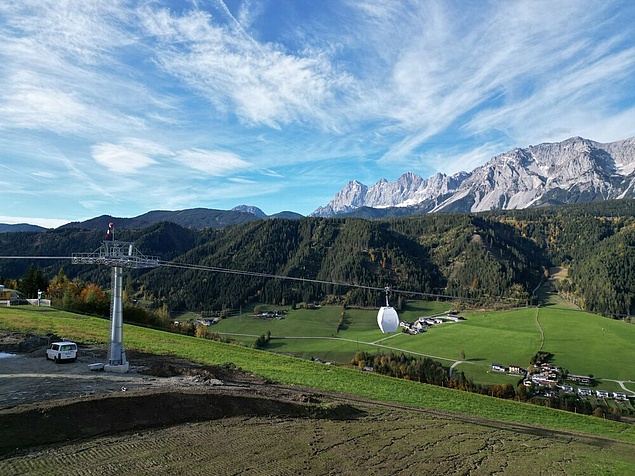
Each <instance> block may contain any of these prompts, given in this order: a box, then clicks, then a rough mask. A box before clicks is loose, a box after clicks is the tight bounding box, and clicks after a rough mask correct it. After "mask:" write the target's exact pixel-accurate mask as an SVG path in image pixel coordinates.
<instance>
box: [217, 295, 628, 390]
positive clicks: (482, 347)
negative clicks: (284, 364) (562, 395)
mask: <svg viewBox="0 0 635 476" xmlns="http://www.w3.org/2000/svg"><path fill="white" fill-rule="evenodd" d="M448 308H449V306H448V304H445V303H436V302H432V303H428V302H416V303H408V308H407V310H406V311H405V312H402V313H401V314H400V318H401V320H405V321H414V320H415V319H416V318H417V317H419V316H428V315H434V314H439V313H442V312H444V311H445V310H447V309H448ZM341 312H342V310H341V308H339V307H322V308H319V309H315V310H296V311H290V312H289V314H288V316H287V318H286V319H282V320H279V321H278V320H272V319H268V320H267V319H255V318H253V317H249V316H248V315H246V314H244V315H243V316H241V317H232V318H229V319H224V320H222V321H221V322H220V323H218V324H217V325H215V326H213V327H210V330H213V331H216V332H219V333H221V334H224V335H228V336H231V337H232V338H234V339H236V340H238V341H242V342H245V343H246V344H249V345H251V344H252V343H253V342H254V340H255V337H256V336H258V335H261V334H266V333H267V332H268V331H269V332H271V335H272V340H271V343H270V346H269V350H271V351H273V352H278V353H284V354H291V355H295V356H298V357H302V358H307V359H309V358H311V357H315V358H320V359H323V360H327V361H329V360H331V361H336V362H340V363H347V362H350V360H351V358H352V357H353V355H354V354H355V352H356V351H358V350H366V351H370V352H376V351H384V352H388V351H391V350H392V351H396V352H401V351H403V352H408V353H411V354H413V355H428V356H432V357H434V358H436V359H437V360H439V361H441V362H442V363H443V365H445V366H448V367H449V366H450V365H452V364H454V363H455V362H457V361H459V360H464V361H465V362H464V363H460V364H458V365H457V367H456V368H457V369H458V370H462V371H463V372H465V374H466V375H468V376H470V377H472V378H473V379H474V380H475V381H476V382H478V383H483V384H492V383H511V382H512V381H513V377H508V376H504V375H501V374H491V373H490V372H489V369H490V367H491V364H492V363H494V362H497V363H501V364H503V365H510V364H514V365H520V366H522V367H526V366H528V365H529V362H530V359H531V357H532V356H533V355H534V354H535V353H536V352H537V351H539V350H542V351H547V352H551V353H552V354H553V360H552V363H553V364H555V365H557V366H559V367H563V368H565V369H567V370H568V371H569V372H571V373H574V374H580V375H589V374H591V375H594V376H595V377H596V378H599V379H600V380H602V379H608V380H604V381H603V384H606V385H605V388H606V389H607V390H618V389H620V387H619V385H618V384H617V383H616V382H611V380H622V381H626V380H634V381H635V370H634V368H633V366H632V365H629V362H633V361H634V360H635V326H634V325H632V324H627V323H626V322H623V321H616V320H611V319H607V318H604V317H600V316H597V315H595V314H591V313H587V312H582V311H579V310H576V309H573V308H570V307H567V306H563V307H560V306H558V305H550V306H545V307H540V308H523V309H516V310H510V311H496V312H493V311H473V312H466V313H463V314H462V315H463V316H464V317H466V320H465V321H462V322H459V323H451V322H448V323H444V324H442V325H439V326H435V327H433V328H430V329H428V331H427V332H425V333H423V334H419V335H416V336H411V335H407V334H402V333H399V332H397V333H395V334H382V333H381V331H380V330H379V329H378V327H377V323H376V311H373V310H359V309H349V310H347V311H346V313H347V316H349V317H348V320H347V328H346V329H344V330H341V331H340V332H339V333H338V332H337V326H338V321H339V318H340V314H341ZM463 355H464V356H465V358H463ZM603 388H604V387H603ZM627 388H628V387H627Z"/></svg>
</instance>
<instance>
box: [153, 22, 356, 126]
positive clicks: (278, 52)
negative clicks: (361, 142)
mask: <svg viewBox="0 0 635 476" xmlns="http://www.w3.org/2000/svg"><path fill="white" fill-rule="evenodd" d="M141 18H142V21H143V25H144V27H145V29H146V31H147V32H148V34H150V35H154V36H156V38H157V40H158V41H159V42H160V47H159V48H157V49H156V50H155V54H156V56H157V61H158V63H159V64H160V66H161V67H162V68H163V69H164V70H165V71H166V72H168V73H169V74H171V75H173V76H175V77H176V78H179V79H180V80H181V81H182V82H183V83H184V84H186V85H187V86H188V87H189V88H192V89H193V90H194V91H196V92H198V94H201V95H202V96H204V97H205V98H206V99H207V100H209V101H210V102H211V103H212V104H213V105H214V106H215V107H216V108H217V109H218V110H219V111H221V112H224V113H228V112H229V111H232V112H233V113H235V114H236V115H237V116H238V117H239V118H240V119H241V120H242V121H244V122H245V123H248V124H265V125H267V126H269V127H273V128H279V127H281V125H283V124H289V123H292V122H316V123H318V124H319V123H322V122H328V121H329V120H330V119H329V116H328V115H327V114H326V113H325V108H326V106H333V103H334V99H335V98H336V97H337V96H338V94H339V93H341V92H345V91H346V90H348V89H349V88H350V86H351V83H352V78H351V76H350V75H349V74H347V73H341V72H339V71H337V70H336V69H334V68H333V66H332V65H331V62H330V58H329V57H328V56H327V55H326V54H325V52H323V51H311V50H303V51H302V54H293V55H292V54H288V53H286V52H285V51H284V49H283V48H281V47H280V46H279V45H274V44H259V43H258V42H256V41H255V40H254V39H253V38H251V37H250V36H248V35H247V34H246V33H245V31H244V30H243V29H242V28H241V27H239V26H236V23H237V22H235V21H233V22H232V24H231V25H230V26H229V27H228V26H222V25H220V24H218V23H215V22H214V18H213V17H212V16H211V15H208V14H205V13H203V12H186V13H184V14H182V15H181V16H177V15H175V14H174V13H173V12H171V11H168V10H159V11H153V10H150V9H146V10H144V11H143V14H142V15H141ZM232 19H233V17H232ZM234 20H235V19H234ZM338 100H342V97H339V98H338ZM331 119H332V118H331Z"/></svg>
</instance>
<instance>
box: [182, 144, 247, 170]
mask: <svg viewBox="0 0 635 476" xmlns="http://www.w3.org/2000/svg"><path fill="white" fill-rule="evenodd" d="M176 160H178V161H179V162H181V163H182V164H184V165H186V166H188V167H190V168H192V169H195V170H198V171H199V172H203V173H205V174H206V175H208V176H223V175H227V174H229V173H232V172H235V171H238V170H244V169H248V168H251V167H252V165H251V164H250V163H249V162H247V161H245V160H243V159H241V158H240V157H239V156H238V155H236V154H233V153H231V152H225V151H221V150H202V149H192V150H182V151H180V152H178V153H177V155H176Z"/></svg>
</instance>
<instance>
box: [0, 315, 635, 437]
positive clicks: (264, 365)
mask: <svg viewBox="0 0 635 476" xmlns="http://www.w3.org/2000/svg"><path fill="white" fill-rule="evenodd" d="M321 312H324V313H326V312H327V311H325V310H324V311H321ZM360 312H362V311H360ZM369 314H370V313H369ZM508 314H510V315H511V318H518V316H517V315H516V314H515V313H508ZM319 315H320V314H314V316H319ZM360 316H361V314H360ZM504 316H507V314H504ZM491 318H492V316H491V315H490V316H489V317H488V316H487V315H486V314H483V315H482V316H480V319H491ZM291 319H292V318H289V322H291ZM474 319H475V321H478V319H476V318H474ZM505 319H510V317H505ZM284 321H285V320H282V321H276V322H284ZM297 321H298V322H300V321H302V319H297ZM468 321H469V319H468ZM468 321H465V322H462V323H458V325H454V324H447V326H448V329H449V328H450V326H456V327H457V328H458V326H460V325H462V324H465V323H466V322H468ZM296 325H297V323H296ZM316 325H317V323H316ZM443 326H446V324H444V325H442V326H441V327H440V328H439V329H437V330H441V332H443ZM301 327H302V326H300V328H301ZM351 327H352V326H351ZM465 327H466V328H467V327H468V326H465ZM500 327H503V326H500ZM0 329H5V330H13V331H19V332H30V333H34V334H39V335H44V334H46V333H49V332H52V333H55V334H57V335H58V336H60V337H65V338H69V339H74V340H76V341H78V342H80V343H102V344H106V343H107V341H108V337H109V322H108V321H107V320H104V319H97V318H91V317H84V316H78V315H74V314H69V313H66V312H63V311H57V310H54V309H46V308H32V307H21V308H0ZM348 331H351V332H352V330H351V328H350V327H349V329H348V330H347V332H348ZM362 332H371V331H370V330H365V331H362ZM373 332H374V331H373ZM441 332H439V334H440V333H441ZM455 332H456V331H455ZM381 335H382V334H381V333H380V332H378V337H381ZM430 335H432V333H431V334H430ZM424 336H426V335H425V334H424V335H423V336H419V337H424ZM403 337H405V336H403ZM482 339H484V338H482ZM124 341H125V345H126V348H128V349H136V350H139V351H144V352H152V353H156V354H168V355H175V356H178V357H183V358H186V359H191V360H193V361H196V362H200V363H203V364H209V365H222V364H226V363H229V362H231V363H233V364H235V365H236V366H238V367H240V368H242V369H244V370H246V371H249V372H253V373H255V374H257V375H261V376H263V377H265V378H268V379H270V380H271V381H273V382H277V383H280V384H284V385H301V386H307V387H311V388H315V389H320V390H324V391H334V392H341V393H345V394H354V395H359V396H363V397H368V398H373V399H375V400H379V401H385V402H395V403H402V404H407V405H413V406H417V407H421V408H429V409H434V410H439V411H444V412H452V413H454V414H465V415H471V416H477V417H483V418H490V419H496V420H502V421H509V422H516V423H524V424H531V425H538V426H542V427H544V428H549V429H555V430H558V429H560V430H568V431H573V432H581V433H586V434H593V435H600V436H605V437H610V438H616V439H620V440H623V441H628V442H631V443H633V442H635V427H634V426H633V425H628V424H625V423H619V422H614V421H609V420H604V419H600V418H594V417H590V416H584V415H578V414H575V413H569V412H564V411H559V410H553V409H550V408H545V407H541V406H537V405H529V404H523V403H519V402H515V401H510V400H500V399H494V398H490V397H486V396H483V395H478V394H473V393H468V392H461V391H457V390H451V389H447V388H441V387H435V386H432V385H426V384H420V383H415V382H410V381H407V380H399V379H393V378H390V377H383V376H381V375H377V374H373V373H369V372H361V371H359V370H355V369H350V368H346V367H340V366H327V365H324V364H320V363H317V362H311V361H308V360H305V359H299V358H295V357H291V356H287V355H278V354H275V353H273V352H267V351H259V350H256V349H252V348H249V347H243V346H238V345H232V344H224V343H219V342H214V341H209V340H206V339H201V338H195V337H188V336H184V335H178V334H172V333H168V332H164V331H158V330H153V329H146V328H142V327H136V326H130V325H124ZM475 348H476V347H475ZM466 353H467V350H466Z"/></svg>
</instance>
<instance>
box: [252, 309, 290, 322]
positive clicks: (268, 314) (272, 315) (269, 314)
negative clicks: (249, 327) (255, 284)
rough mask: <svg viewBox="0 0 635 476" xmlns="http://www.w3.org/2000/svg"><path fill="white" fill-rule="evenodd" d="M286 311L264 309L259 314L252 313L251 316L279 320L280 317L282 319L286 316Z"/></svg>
mask: <svg viewBox="0 0 635 476" xmlns="http://www.w3.org/2000/svg"><path fill="white" fill-rule="evenodd" d="M286 314H287V311H280V310H275V311H265V312H261V313H260V314H254V315H253V316H252V317H257V318H258V319H275V320H277V321H279V320H280V319H284V318H285V317H286Z"/></svg>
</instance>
